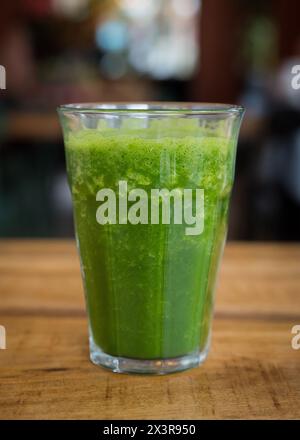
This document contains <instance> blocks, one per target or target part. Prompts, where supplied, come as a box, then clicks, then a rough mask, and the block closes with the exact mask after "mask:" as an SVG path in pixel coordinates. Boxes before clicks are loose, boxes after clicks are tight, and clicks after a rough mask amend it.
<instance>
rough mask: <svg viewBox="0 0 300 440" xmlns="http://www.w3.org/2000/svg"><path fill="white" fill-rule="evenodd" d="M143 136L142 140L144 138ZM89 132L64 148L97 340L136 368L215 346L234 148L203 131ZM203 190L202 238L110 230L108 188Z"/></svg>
mask: <svg viewBox="0 0 300 440" xmlns="http://www.w3.org/2000/svg"><path fill="white" fill-rule="evenodd" d="M140 133H143V136H141V135H140ZM164 134H165V137H160V138H159V139H158V138H156V137H155V136H152V135H151V131H147V130H142V131H141V130H140V131H137V130H136V131H135V130H133V129H130V130H129V129H128V130H127V131H122V130H119V131H117V130H113V129H111V130H109V129H106V130H103V131H100V130H96V129H86V130H82V131H80V132H77V133H76V134H70V135H69V138H68V139H67V141H66V153H67V166H68V174H69V178H70V186H71V191H72V197H73V203H74V213H75V226H76V232H77V238H78V242H79V249H80V257H81V265H82V271H83V279H84V284H85V292H86V302H87V309H88V315H89V322H90V329H91V334H92V337H93V339H94V342H95V343H96V344H97V345H98V346H99V347H100V348H101V350H103V351H104V352H105V353H107V354H110V355H114V356H122V357H130V358H137V359H157V358H170V357H176V356H183V355H187V354H189V353H194V352H196V351H198V350H203V349H204V348H205V346H206V344H207V341H208V337H209V330H210V322H211V315H212V308H213V296H214V295H213V293H214V286H215V280H216V274H217V270H218V263H219V259H220V255H221V253H222V248H223V244H224V240H225V235H226V229H227V211H228V202H229V196H230V191H231V187H232V181H233V167H234V163H233V162H234V159H233V158H234V145H233V143H232V142H230V141H229V140H227V139H225V138H221V137H215V136H208V135H201V134H200V135H199V132H198V131H197V132H196V131H195V130H192V129H191V130H189V131H183V130H181V129H180V127H179V128H178V129H177V131H176V133H174V130H172V132H171V131H170V133H168V131H166V132H165V133H164ZM120 180H126V181H127V182H128V189H129V190H130V189H132V188H142V189H144V190H146V191H147V193H148V194H150V190H151V189H152V188H167V189H169V190H171V189H173V188H190V189H196V188H200V189H204V194H205V201H204V205H205V216H204V231H203V233H202V234H201V235H195V236H191V235H186V234H185V227H186V225H185V224H183V225H174V224H172V222H171V224H170V225H164V224H159V225H151V224H149V225H141V224H139V225H131V224H127V225H123V224H122V225H120V224H115V225H105V226H101V225H99V224H98V223H97V221H96V211H97V208H98V207H99V202H97V201H96V193H97V192H98V191H99V190H100V189H102V188H112V189H113V190H115V191H116V193H117V192H118V182H119V181H120Z"/></svg>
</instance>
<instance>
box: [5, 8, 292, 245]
mask: <svg viewBox="0 0 300 440" xmlns="http://www.w3.org/2000/svg"><path fill="white" fill-rule="evenodd" d="M299 20H300V2H299V0H289V1H286V0H13V1H12V0H2V1H1V14H0V65H2V66H4V67H5V69H6V89H3V90H0V236H1V237H64V236H66V237H67V236H72V235H73V224H72V207H71V200H70V193H69V189H68V186H67V181H66V175H65V163H64V150H63V143H62V135H61V132H60V128H59V125H58V120H57V115H56V107H57V106H58V105H59V104H62V103H68V102H78V101H79V102H80V101H81V102H83V101H132V102H134V101H135V102H136V101H149V100H151V101H153V100H157V101H159V100H168V101H173V100H174V101H210V102H228V103H239V104H242V105H244V106H245V108H246V117H245V119H244V123H243V126H242V130H241V136H240V142H239V146H238V156H237V169H236V182H235V188H234V192H233V197H232V205H231V219H230V231H229V238H230V239H235V240H285V241H291V240H293V241H296V240H297V241H298V240H299V239H300V90H299V89H298V90H296V89H295V88H293V87H292V80H293V77H294V76H295V75H293V72H292V68H293V66H296V65H300V26H299ZM294 73H295V72H294ZM299 73H300V70H299ZM299 83H300V81H299ZM2 86H3V84H2Z"/></svg>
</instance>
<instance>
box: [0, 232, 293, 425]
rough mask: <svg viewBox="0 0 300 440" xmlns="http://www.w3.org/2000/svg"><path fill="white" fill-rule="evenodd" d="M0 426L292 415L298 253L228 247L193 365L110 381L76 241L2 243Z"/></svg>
mask: <svg viewBox="0 0 300 440" xmlns="http://www.w3.org/2000/svg"><path fill="white" fill-rule="evenodd" d="M0 324H1V325H4V326H5V327H6V331H7V350H0V419H28V418H31V419H43V418H46V419H55V418H58V419H84V418H87V419H118V418H119V419H130V418H137V419H151V418H158V419H162V418H169V419H182V418H183V419H193V418H195V419H201V418H210V419H211V418H270V419H274V418H299V417H300V350H299V351H297V350H293V349H292V347H291V337H292V335H291V328H292V326H293V325H295V324H300V246H298V245H279V244H268V245H266V244H243V243H241V244H229V245H227V248H226V252H225V257H224V260H223V264H222V271H221V279H220V282H219V288H218V293H217V303H216V313H215V319H214V326H213V340H212V347H211V352H210V355H209V357H208V360H207V361H206V362H205V364H204V365H203V366H201V367H200V368H197V369H194V370H190V371H187V372H184V373H178V374H174V375H170V376H164V377H150V376H147V377H143V376H134V375H132V376H129V375H117V374H113V373H111V372H109V371H106V370H104V369H101V368H98V367H96V366H94V365H92V364H91V363H90V362H89V359H88V344H87V323H86V317H85V312H84V301H83V293H82V286H81V280H80V273H79V263H78V258H77V255H76V250H75V246H74V243H73V242H72V241H40V240H39V241H18V240H15V241H14V240H8V241H5V240H4V241H1V242H0Z"/></svg>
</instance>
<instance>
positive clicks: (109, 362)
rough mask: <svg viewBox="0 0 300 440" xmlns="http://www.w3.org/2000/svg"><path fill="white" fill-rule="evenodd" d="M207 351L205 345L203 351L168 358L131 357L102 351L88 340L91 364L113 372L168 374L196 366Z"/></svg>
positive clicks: (203, 359) (203, 358) (204, 357)
mask: <svg viewBox="0 0 300 440" xmlns="http://www.w3.org/2000/svg"><path fill="white" fill-rule="evenodd" d="M208 351H209V346H207V347H206V348H205V349H204V350H203V351H201V352H198V351H197V352H196V353H192V354H188V355H186V356H180V357H175V358H168V359H132V358H125V357H118V356H111V355H109V354H106V353H104V352H103V351H102V350H100V348H99V347H98V346H97V345H96V344H95V343H94V342H93V341H90V358H91V361H92V362H93V364H95V365H98V366H100V367H104V368H108V369H109V370H112V371H113V372H114V373H135V374H160V375H162V374H170V373H176V372H177V371H184V370H188V369H190V368H195V367H198V366H199V365H200V364H202V362H204V361H205V359H206V357H207V354H208Z"/></svg>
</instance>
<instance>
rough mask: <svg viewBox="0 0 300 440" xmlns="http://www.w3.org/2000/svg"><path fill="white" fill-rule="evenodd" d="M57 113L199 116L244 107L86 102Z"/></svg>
mask: <svg viewBox="0 0 300 440" xmlns="http://www.w3.org/2000/svg"><path fill="white" fill-rule="evenodd" d="M57 110H58V112H59V113H83V114H101V115H126V114H128V115H134V114H136V115H139V116H141V115H143V114H144V115H161V116H176V115H177V116H178V115H180V116H197V115H198V116H201V115H242V114H243V113H244V111H245V109H244V107H242V106H240V105H234V104H222V103H206V102H159V101H152V102H137V103H134V102H133V103H131V102H86V103H74V104H63V105H60V106H59V107H58V108H57Z"/></svg>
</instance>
